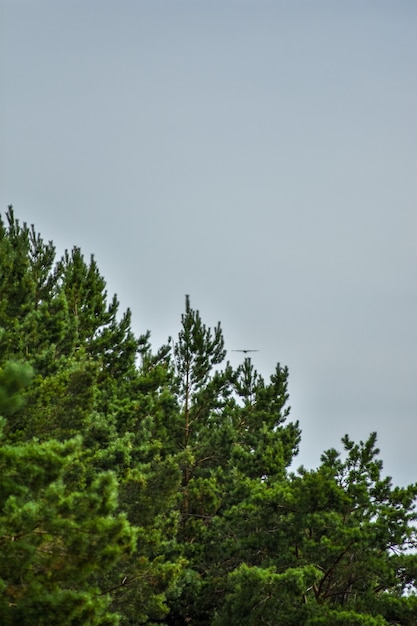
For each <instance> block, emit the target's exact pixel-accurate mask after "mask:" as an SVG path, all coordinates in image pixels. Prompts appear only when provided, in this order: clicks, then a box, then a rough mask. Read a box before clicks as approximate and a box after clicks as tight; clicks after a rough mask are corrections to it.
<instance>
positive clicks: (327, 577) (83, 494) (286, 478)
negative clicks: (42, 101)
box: [0, 207, 417, 626]
mask: <svg viewBox="0 0 417 626" xmlns="http://www.w3.org/2000/svg"><path fill="white" fill-rule="evenodd" d="M130 321H131V318H130V311H127V312H125V313H124V314H120V313H119V303H118V301H117V298H116V296H114V297H113V298H112V299H111V300H110V301H109V300H108V298H107V291H106V283H105V280H104V278H103V277H102V276H101V275H100V273H99V270H98V267H97V264H96V262H95V260H94V257H93V256H92V257H91V258H90V260H89V262H86V261H85V259H84V257H83V255H82V253H81V251H80V249H79V248H76V247H75V248H73V250H72V251H71V253H69V252H65V254H64V255H63V257H62V258H61V259H60V260H58V261H57V262H56V261H55V248H54V246H53V244H52V242H49V243H47V244H46V243H44V241H43V240H42V238H41V236H40V235H38V234H37V233H36V231H35V229H34V227H33V226H32V227H30V228H29V227H28V226H27V225H26V224H23V225H21V224H20V223H19V221H18V220H17V219H16V218H15V216H14V212H13V209H12V208H11V207H9V209H8V211H7V213H6V223H4V222H3V221H2V220H1V219H0V415H2V416H3V417H2V418H1V439H0V622H1V623H2V624H5V625H6V626H13V625H14V624H18V623H19V624H22V625H23V626H25V625H27V626H32V625H36V626H38V625H42V624H45V625H46V624H48V625H49V624H57V625H58V624H59V625H62V624H64V625H66V624H68V626H69V625H73V626H75V625H80V626H81V624H82V625H84V624H92V625H94V624H97V625H99V624H100V625H101V624H104V625H105V624H120V625H121V626H137V625H138V624H148V625H152V624H165V625H166V626H179V625H184V624H189V623H194V624H199V625H200V626H209V625H210V626H211V625H213V626H222V625H226V624H227V625H229V624H247V625H248V626H249V625H258V624H259V625H262V624H265V625H271V624H273V625H274V626H275V625H277V624H279V625H280V626H299V625H300V624H304V625H306V626H313V625H319V624H323V625H326V626H333V625H336V624H340V625H343V626H347V625H349V626H353V625H356V624H357V625H361V626H382V625H386V626H388V625H390V626H392V625H394V624H395V625H397V626H398V625H401V626H417V619H416V615H417V593H416V591H417V587H416V577H417V554H416V547H417V545H416V509H415V504H416V498H417V485H410V486H408V487H406V488H399V487H394V486H393V485H392V482H391V480H390V479H389V478H387V477H384V476H383V474H382V462H381V460H380V459H379V450H378V448H377V447H376V434H375V433H372V434H371V435H370V437H369V438H368V439H367V440H366V441H365V442H362V441H361V442H359V443H355V442H353V441H352V440H351V439H350V438H349V437H348V436H347V435H346V436H345V437H344V438H343V440H342V442H343V453H342V454H340V453H339V452H337V451H336V450H335V449H330V450H328V451H326V452H325V453H324V454H323V456H322V459H321V463H320V465H319V467H318V468H316V469H314V470H306V469H305V468H300V469H299V470H298V471H297V472H296V473H291V472H290V471H289V466H290V465H291V464H292V463H293V460H294V457H295V455H296V454H297V452H298V447H299V445H300V428H299V424H298V422H291V421H289V416H290V408H289V407H288V399H289V394H288V370H287V368H286V367H282V366H281V365H280V364H278V365H277V367H276V369H275V371H274V372H273V374H272V375H271V376H270V378H269V379H268V380H265V379H264V378H263V377H262V376H260V375H259V373H258V372H257V371H256V369H255V368H254V366H253V364H252V362H251V360H250V359H248V358H245V359H244V361H243V362H242V364H241V365H240V366H238V367H237V368H235V369H233V368H232V367H231V365H230V363H229V362H228V361H227V360H226V356H227V355H226V351H225V347H224V339H223V333H222V329H221V326H220V324H217V326H216V327H215V328H214V329H211V328H209V327H207V326H206V325H205V324H204V322H203V320H202V318H201V316H200V313H199V311H197V310H194V309H193V308H192V307H191V304H190V299H189V297H188V296H187V297H186V301H185V312H184V314H183V315H182V317H181V326H180V331H179V335H178V339H177V341H174V342H173V341H172V340H169V341H168V343H167V345H165V346H162V347H161V348H160V349H159V350H157V352H156V353H152V351H151V348H150V343H149V337H150V335H149V332H146V333H145V334H143V335H142V336H141V337H139V338H136V337H135V336H134V334H133V332H132V330H131V328H130ZM5 418H6V419H7V421H6V419H5Z"/></svg>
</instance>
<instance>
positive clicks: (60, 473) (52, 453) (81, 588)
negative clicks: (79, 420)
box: [0, 364, 135, 626]
mask: <svg viewBox="0 0 417 626" xmlns="http://www.w3.org/2000/svg"><path fill="white" fill-rule="evenodd" d="M27 379H28V369H27V367H25V366H20V367H19V366H17V365H13V364H10V365H8V366H6V367H5V368H4V369H3V370H2V371H0V412H3V413H5V412H6V413H11V412H12V411H13V409H14V408H16V392H15V390H16V389H19V388H21V387H22V386H24V385H25V384H26V383H27ZM4 424H5V420H4V418H0V503H1V504H0V545H1V550H0V621H1V623H2V624H4V625H5V626H13V625H14V624H16V625H17V624H21V625H27V626H33V625H34V624H37V625H39V626H42V625H45V626H46V625H48V626H50V625H51V624H57V625H58V624H60V625H75V624H91V625H94V624H97V625H104V624H118V623H119V618H118V616H117V615H116V614H115V613H112V612H111V611H109V603H110V598H109V595H108V594H107V593H106V591H105V590H102V589H99V588H97V587H95V586H93V585H92V584H91V576H92V574H94V572H96V571H98V570H100V571H103V570H108V569H110V568H112V567H113V566H114V564H115V563H116V562H117V561H118V560H121V559H123V558H124V557H125V555H126V556H127V555H128V554H129V553H131V552H132V551H133V549H134V545H135V531H134V529H133V528H132V527H131V526H130V525H129V523H128V521H127V519H126V516H125V515H123V514H119V513H117V485H116V482H115V478H114V476H113V475H112V474H111V473H102V474H98V475H97V476H96V478H95V481H94V482H93V483H92V484H91V485H90V486H89V488H87V489H85V490H83V491H82V492H81V491H74V490H73V489H71V487H70V486H69V485H68V484H67V483H66V481H65V474H66V471H67V470H68V468H69V467H70V466H71V464H72V463H73V461H74V460H76V459H77V457H78V456H79V455H80V453H81V446H80V440H77V439H73V440H69V441H67V442H66V443H59V442H57V441H55V440H50V441H48V442H45V443H39V442H37V441H32V442H29V443H22V444H15V443H12V444H10V443H8V442H7V438H5V436H4V434H3V427H4Z"/></svg>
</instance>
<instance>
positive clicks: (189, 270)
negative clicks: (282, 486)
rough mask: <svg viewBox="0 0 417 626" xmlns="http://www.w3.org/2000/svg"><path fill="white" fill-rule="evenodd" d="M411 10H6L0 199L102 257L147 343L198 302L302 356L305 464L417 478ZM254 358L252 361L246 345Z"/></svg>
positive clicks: (68, 6)
mask: <svg viewBox="0 0 417 626" xmlns="http://www.w3.org/2000/svg"><path fill="white" fill-rule="evenodd" d="M416 33H417V3H416V2H415V0H391V1H389V2H387V1H385V0H372V1H371V0H360V1H359V0H358V1H356V0H349V1H346V0H340V1H337V0H331V1H330V0H329V1H327V2H325V1H322V0H315V1H312V0H304V1H303V0H300V1H297V0H291V1H290V0H288V1H286V2H284V1H280V0H275V1H270V2H267V1H263V0H234V1H233V0H221V1H220V0H219V1H216V0H193V1H192V0H189V1H187V2H185V1H182V0H165V1H159V0H148V1H142V0H124V1H123V0H118V1H117V2H116V1H115V0H114V1H106V0H97V1H93V0H83V1H82V2H81V1H79V2H78V1H75V0H71V1H70V0H68V1H63V0H53V1H48V2H47V1H44V0H36V1H35V0H31V1H29V0H26V1H25V0H9V1H7V0H0V59H1V61H0V63H1V67H0V85H1V95H0V133H1V136H0V205H1V210H2V211H4V210H5V209H6V206H7V205H8V204H10V203H11V204H13V205H14V207H15V211H16V214H17V217H19V218H20V219H21V220H22V221H23V220H25V221H27V222H29V223H35V225H36V227H37V229H38V230H39V231H40V232H41V233H42V235H43V236H44V238H45V239H47V240H49V239H52V240H53V241H54V243H55V244H56V245H57V248H58V250H59V252H60V253H61V252H62V251H63V249H64V248H72V246H73V245H78V246H80V247H81V248H82V250H83V252H84V254H85V255H86V256H87V257H89V255H90V253H94V254H95V256H96V259H97V261H98V264H99V267H100V270H101V272H102V274H103V275H104V277H105V278H106V280H107V283H108V288H109V293H110V295H112V294H113V293H114V292H116V293H117V294H118V296H119V299H120V301H121V308H122V309H126V308H127V307H130V308H131V309H132V312H133V323H134V329H135V331H136V332H137V334H139V333H141V332H144V331H145V330H147V329H149V330H151V331H152V337H153V342H154V345H155V347H159V345H161V344H162V343H163V342H164V341H165V340H166V338H167V336H168V335H175V334H176V333H177V332H178V330H179V323H180V316H181V313H182V312H183V309H184V298H185V294H190V296H191V304H192V306H193V307H195V308H198V309H199V310H200V312H201V314H202V317H203V319H204V320H205V321H206V322H207V323H208V324H209V325H213V324H215V323H216V322H217V321H218V320H220V321H221V322H222V326H223V330H224V334H225V339H226V347H227V348H228V350H232V349H236V348H256V349H258V350H259V352H258V353H254V355H253V361H254V364H255V365H256V367H257V369H258V371H259V372H260V373H262V374H263V375H264V376H265V377H268V376H269V374H270V373H272V371H273V370H274V367H275V364H276V363H277V362H278V361H279V362H280V363H281V364H283V365H284V364H285V365H288V367H289V370H290V393H291V402H290V404H291V406H292V417H293V419H299V420H300V423H301V427H302V430H303V438H302V443H301V452H300V455H299V458H298V463H297V464H300V463H304V464H305V465H307V466H308V467H315V466H317V465H318V463H319V459H320V454H321V452H323V451H324V450H325V449H327V448H329V447H336V448H340V438H341V437H342V436H343V435H344V434H345V433H349V434H350V435H351V436H352V437H353V438H355V439H359V438H361V439H364V438H366V437H367V436H368V434H369V433H370V432H371V431H373V430H377V431H378V435H379V445H380V448H381V456H382V459H383V461H384V467H385V471H386V473H388V474H390V475H392V476H393V477H394V480H395V482H397V483H400V484H405V483H409V482H414V481H417V453H416V443H417V419H416V417H417V415H416V414H417V368H416V356H417V331H416V325H417V289H416V275H417V272H416V270H417V245H416V240H417V207H416V180H417V177H416V173H417V171H416V170H417V114H416V111H417V70H416V67H417V37H416ZM228 356H229V358H230V360H231V362H232V363H233V364H237V363H238V362H239V359H240V358H241V357H242V356H243V355H241V354H239V353H235V352H230V353H229V355H228Z"/></svg>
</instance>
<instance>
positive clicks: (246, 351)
mask: <svg viewBox="0 0 417 626" xmlns="http://www.w3.org/2000/svg"><path fill="white" fill-rule="evenodd" d="M232 352H244V353H245V354H247V353H248V352H259V350H232Z"/></svg>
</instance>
